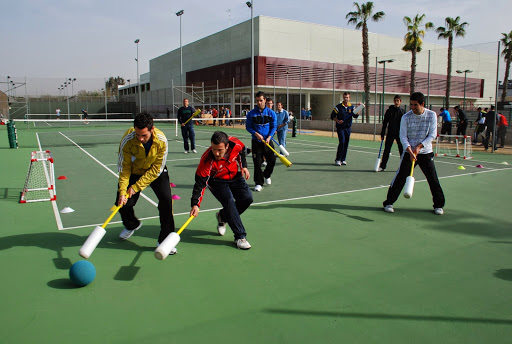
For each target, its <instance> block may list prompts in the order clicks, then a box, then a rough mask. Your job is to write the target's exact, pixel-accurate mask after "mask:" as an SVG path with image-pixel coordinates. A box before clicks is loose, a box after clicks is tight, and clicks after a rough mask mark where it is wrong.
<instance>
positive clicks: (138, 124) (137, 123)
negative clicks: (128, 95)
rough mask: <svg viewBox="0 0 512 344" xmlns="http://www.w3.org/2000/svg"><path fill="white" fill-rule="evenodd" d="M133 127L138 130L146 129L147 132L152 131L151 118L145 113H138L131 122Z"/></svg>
mask: <svg viewBox="0 0 512 344" xmlns="http://www.w3.org/2000/svg"><path fill="white" fill-rule="evenodd" d="M133 126H134V127H135V128H139V129H144V128H148V130H151V129H153V116H151V115H150V114H149V113H147V112H141V113H138V114H137V115H136V116H135V119H134V120H133Z"/></svg>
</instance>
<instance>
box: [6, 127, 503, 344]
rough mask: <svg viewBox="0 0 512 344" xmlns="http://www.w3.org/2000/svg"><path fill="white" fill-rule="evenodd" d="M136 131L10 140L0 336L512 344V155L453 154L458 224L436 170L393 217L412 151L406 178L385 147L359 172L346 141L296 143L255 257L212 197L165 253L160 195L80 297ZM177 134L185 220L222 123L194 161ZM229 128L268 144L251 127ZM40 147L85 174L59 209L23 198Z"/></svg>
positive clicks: (449, 187) (450, 191)
mask: <svg viewBox="0 0 512 344" xmlns="http://www.w3.org/2000/svg"><path fill="white" fill-rule="evenodd" d="M126 129H127V127H121V126H120V127H110V128H94V127H93V128H89V127H86V126H78V127H76V128H48V129H44V128H42V129H37V130H36V129H30V130H25V129H23V130H19V142H20V148H19V149H17V150H16V149H9V148H8V140H7V134H6V130H5V129H3V128H2V130H0V156H1V160H2V167H3V168H2V169H1V170H0V176H1V179H0V183H1V185H0V209H1V213H2V232H1V233H0V269H1V271H2V272H3V274H2V283H1V285H0V293H1V294H2V295H3V302H2V307H1V308H0V321H1V323H2V329H3V330H2V336H1V338H2V339H1V340H0V342H2V343H34V342H42V343H52V342H54V343H66V342H72V343H93V342H96V343H149V342H151V343H204V342H211V343H239V342H245V343H311V342H318V343H341V342H345V343H411V342H415V343H434V342H437V343H444V342H453V343H504V342H510V339H509V337H510V333H512V313H511V309H512V226H511V224H512V214H511V213H510V204H511V202H510V195H511V186H510V183H511V181H512V157H511V156H506V155H500V154H490V153H481V152H475V153H474V159H467V160H463V159H460V158H447V157H439V158H436V167H437V171H438V174H439V176H440V181H441V185H442V187H443V190H444V192H445V196H446V199H447V203H446V207H445V214H444V215H443V216H437V215H434V214H433V211H432V200H431V195H430V191H429V189H428V184H427V183H426V181H425V179H424V177H423V175H422V173H421V171H420V169H419V168H417V169H416V170H415V177H416V180H417V183H416V185H415V189H414V196H413V198H411V199H409V200H406V199H405V198H403V197H400V199H399V200H398V201H397V202H396V203H395V205H394V206H395V213H393V214H388V213H385V212H384V211H383V210H382V201H383V200H384V199H385V196H386V191H387V187H388V185H389V183H390V182H391V180H392V179H393V176H394V171H395V170H396V168H397V167H398V162H399V157H398V153H397V151H396V148H395V147H394V149H395V150H394V151H393V153H394V154H393V155H392V156H391V157H390V162H389V164H388V171H386V172H379V173H375V172H373V171H372V169H373V165H374V162H375V159H376V157H377V154H378V150H379V142H370V141H357V140H352V141H351V143H350V148H349V155H348V159H347V162H348V165H347V166H341V167H336V166H334V164H333V163H334V156H335V151H336V147H337V139H336V138H331V137H317V136H304V135H300V136H298V137H296V138H292V137H291V135H288V139H287V140H288V145H287V148H288V150H289V152H290V153H291V155H290V157H289V160H291V161H292V162H293V166H291V167H290V168H286V167H285V166H283V165H282V164H280V162H279V160H277V165H276V168H275V171H274V174H273V175H272V185H270V186H265V187H264V189H263V191H262V192H259V193H257V192H254V193H253V196H254V203H253V205H252V206H251V207H250V208H249V209H248V210H247V211H246V212H245V213H244V214H243V216H242V220H243V221H244V224H245V227H246V230H247V233H248V236H247V239H248V240H249V241H250V243H251V244H252V246H253V247H252V249H250V250H248V251H242V250H237V249H236V248H235V246H234V243H233V237H232V234H231V232H230V231H229V230H228V231H227V233H226V235H225V236H224V237H221V236H219V235H218V234H217V231H216V220H215V211H216V210H217V209H218V208H219V203H218V202H217V201H216V200H215V199H214V197H213V196H212V195H211V194H210V193H209V192H207V193H206V194H205V200H204V201H203V204H202V208H201V212H200V214H199V216H198V217H197V218H196V219H194V220H193V221H192V222H191V223H190V225H189V226H188V228H187V229H186V230H185V231H184V232H183V233H182V235H181V237H182V240H181V242H180V244H179V245H178V254H177V255H175V256H171V257H169V258H167V259H166V260H164V261H158V260H156V259H155V258H154V256H153V251H154V249H155V244H156V237H157V235H158V232H159V221H158V211H157V209H156V206H155V204H156V203H155V201H156V197H155V195H154V194H153V192H152V190H151V189H150V188H148V189H147V190H145V191H144V194H145V195H146V196H147V198H142V197H141V198H140V199H139V203H138V204H137V207H136V208H135V209H136V214H137V216H139V218H142V219H143V222H144V224H143V227H142V228H141V229H140V230H139V231H137V232H136V234H135V235H134V236H133V237H132V238H130V239H129V240H128V241H124V242H123V241H121V240H119V239H118V235H119V233H120V231H121V230H122V224H121V223H120V217H119V215H116V216H115V217H114V219H113V220H112V222H111V224H110V225H109V226H108V227H107V234H106V236H105V237H104V238H103V240H102V241H101V243H100V244H99V246H98V248H97V249H96V250H95V251H94V253H93V255H92V256H91V257H90V259H89V261H91V262H92V263H93V264H94V265H95V267H96V271H97V275H96V279H95V280H94V281H93V282H92V283H91V284H90V285H88V286H86V287H83V288H77V287H74V286H73V285H72V284H71V282H70V281H69V278H68V271H69V267H70V265H71V264H72V263H74V262H76V261H78V260H81V259H82V258H81V257H80V256H79V255H78V249H79V248H80V246H81V245H82V244H83V242H84V241H85V239H86V238H87V236H88V235H89V234H90V233H91V231H92V230H93V228H94V226H95V225H98V224H101V223H103V221H105V219H106V218H107V217H108V215H109V213H110V211H109V209H110V207H111V206H112V205H113V203H114V200H115V192H116V188H117V178H116V173H117V168H116V163H117V149H118V144H119V140H120V139H121V136H122V134H123V132H124V131H125V130H126ZM160 129H164V132H165V134H166V135H167V138H168V140H169V155H168V160H167V167H168V168H169V172H170V176H171V181H172V182H174V183H175V184H176V185H177V187H175V188H173V194H176V195H179V196H180V197H181V199H180V200H177V201H175V207H174V214H175V221H176V225H177V226H178V227H179V226H181V224H183V223H184V222H185V221H186V219H187V218H188V212H189V211H190V196H191V190H192V186H193V184H194V172H195V168H196V167H197V164H198V162H199V158H200V153H202V152H203V151H204V150H205V148H206V147H208V146H209V138H210V136H211V134H212V132H213V130H215V129H216V128H213V127H202V126H197V127H196V134H197V146H198V151H199V154H184V153H183V144H182V141H181V137H176V136H175V134H174V127H168V128H167V127H163V128H160ZM226 131H227V132H228V133H229V134H231V135H234V136H237V137H239V138H241V139H242V140H243V141H244V142H245V143H246V144H250V136H249V134H248V133H247V132H245V131H244V130H241V129H226ZM39 145H40V147H39ZM39 149H43V150H50V151H51V152H52V154H53V157H54V160H55V175H56V176H66V177H67V179H65V180H57V182H56V190H57V201H56V202H38V203H29V204H19V203H18V200H19V193H20V191H21V189H22V187H23V184H24V180H25V177H26V173H27V168H28V164H29V158H30V152H31V151H33V150H39ZM248 162H249V170H250V171H251V173H252V172H253V171H252V161H251V159H248ZM504 162H506V163H508V164H510V165H507V164H503V163H504ZM479 164H480V165H483V167H484V168H477V167H476V165H479ZM459 166H464V167H465V169H464V170H462V169H458V167H459ZM249 185H250V186H251V188H252V187H253V186H254V183H253V181H252V176H251V179H250V180H249ZM64 207H71V208H73V209H74V210H75V211H74V212H72V213H68V214H62V213H60V210H61V209H63V208H64Z"/></svg>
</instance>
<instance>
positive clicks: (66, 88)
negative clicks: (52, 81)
mask: <svg viewBox="0 0 512 344" xmlns="http://www.w3.org/2000/svg"><path fill="white" fill-rule="evenodd" d="M64 88H65V92H66V103H67V104H68V119H70V114H69V96H68V82H67V81H64Z"/></svg>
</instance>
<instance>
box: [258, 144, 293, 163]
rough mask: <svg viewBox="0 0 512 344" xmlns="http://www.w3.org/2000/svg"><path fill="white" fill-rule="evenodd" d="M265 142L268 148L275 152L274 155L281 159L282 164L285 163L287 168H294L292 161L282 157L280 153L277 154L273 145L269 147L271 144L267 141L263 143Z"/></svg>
mask: <svg viewBox="0 0 512 344" xmlns="http://www.w3.org/2000/svg"><path fill="white" fill-rule="evenodd" d="M263 142H265V144H266V145H267V146H268V148H270V149H271V150H272V152H274V153H275V154H276V155H277V157H278V158H279V160H281V162H282V163H283V165H285V166H286V167H290V166H292V163H291V161H290V160H288V159H286V158H285V157H284V156H282V155H281V154H279V153H278V152H276V150H275V149H274V148H272V146H271V145H269V144H268V143H267V141H263Z"/></svg>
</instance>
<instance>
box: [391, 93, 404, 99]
mask: <svg viewBox="0 0 512 344" xmlns="http://www.w3.org/2000/svg"><path fill="white" fill-rule="evenodd" d="M396 99H400V100H402V97H400V95H399V94H397V95H396V96H395V98H393V100H396Z"/></svg>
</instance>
